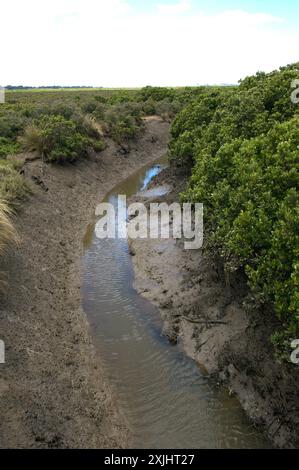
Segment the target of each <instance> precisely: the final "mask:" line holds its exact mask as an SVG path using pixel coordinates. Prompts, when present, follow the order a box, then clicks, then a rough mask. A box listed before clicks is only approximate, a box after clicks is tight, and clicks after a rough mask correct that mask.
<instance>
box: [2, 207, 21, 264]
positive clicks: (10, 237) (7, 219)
mask: <svg viewBox="0 0 299 470" xmlns="http://www.w3.org/2000/svg"><path fill="white" fill-rule="evenodd" d="M11 215H12V211H11V209H10V208H9V207H8V206H7V204H6V203H5V202H3V201H0V256H1V255H3V253H4V252H5V249H6V247H7V246H8V245H9V244H13V243H18V241H19V237H18V235H17V232H16V230H15V227H14V225H13V223H12V221H11Z"/></svg>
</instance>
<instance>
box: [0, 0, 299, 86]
mask: <svg viewBox="0 0 299 470" xmlns="http://www.w3.org/2000/svg"><path fill="white" fill-rule="evenodd" d="M190 6H192V5H191V3H190V2H188V1H187V2H186V1H182V2H180V3H174V4H173V5H167V7H168V8H169V9H167V8H164V7H166V5H162V4H160V6H159V8H158V9H156V10H154V11H153V12H152V13H147V14H145V13H142V12H139V13H138V12H137V11H136V10H134V9H133V8H132V7H131V6H130V4H129V2H126V1H125V0H52V1H51V2H46V1H43V2H41V1H40V0H27V1H24V0H14V2H11V3H8V2H6V3H4V5H3V6H2V8H1V29H0V44H1V61H0V67H1V68H0V84H1V83H3V84H9V83H11V84H19V83H21V84H28V85H29V84H32V85H47V84H81V85H89V84H91V85H95V86H96V85H98V86H111V87H113V86H144V85H148V84H152V85H195V84H204V83H233V82H237V80H238V79H239V78H241V77H243V76H245V75H247V74H252V73H255V72H256V71H257V70H266V71H268V70H269V71H270V70H272V69H274V68H276V67H278V66H280V65H284V64H287V63H290V62H294V61H296V60H298V51H297V44H298V42H299V33H298V32H292V31H291V30H289V29H288V28H287V26H288V25H287V23H284V22H283V21H282V19H281V18H277V17H275V16H271V15H268V14H263V13H256V14H252V13H248V12H245V11H241V10H233V11H223V12H220V13H217V14H213V15H207V14H204V13H202V12H197V11H196V10H194V9H193V8H191V9H188V8H189V7H190ZM162 7H163V8H164V9H163V8H162ZM161 8H162V10H161ZM180 8H182V10H181V11H180V12H179V11H178V10H179V9H180ZM162 11H163V14H162Z"/></svg>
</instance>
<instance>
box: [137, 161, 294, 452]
mask: <svg viewBox="0 0 299 470" xmlns="http://www.w3.org/2000/svg"><path fill="white" fill-rule="evenodd" d="M185 180H186V178H185V177H184V176H183V175H180V176H178V175H175V174H174V172H173V171H172V170H171V169H169V168H168V169H166V170H164V171H163V172H162V173H160V175H158V176H157V177H156V178H155V182H154V184H155V189H156V192H158V193H159V191H158V187H165V186H169V188H170V191H169V192H168V194H167V195H164V196H162V197H158V198H155V201H161V202H162V201H165V202H168V203H171V202H173V201H178V200H179V199H178V194H179V192H180V191H182V190H183V188H184V186H185ZM148 196H149V195H147V194H146V193H144V195H142V193H141V194H139V195H138V196H137V198H135V200H139V201H142V202H145V203H149V202H152V201H153V198H152V197H148ZM130 250H131V254H132V256H133V264H134V269H135V276H136V278H135V283H134V287H135V289H136V290H137V291H138V292H139V293H140V294H142V295H143V296H144V297H146V298H147V299H149V300H150V301H151V302H153V303H154V304H155V305H156V306H158V308H159V309H160V312H161V315H162V318H163V321H164V334H165V335H166V336H167V337H168V338H169V340H170V341H172V342H174V343H178V344H179V346H180V347H181V348H183V350H184V351H185V352H186V354H187V355H188V356H190V357H191V358H193V359H194V360H195V361H196V362H197V363H198V364H199V366H200V367H201V369H202V370H204V371H205V372H206V373H207V374H210V375H211V376H213V377H214V378H215V379H216V381H217V382H218V383H219V385H220V384H224V385H225V386H226V387H227V388H228V389H229V391H230V393H231V394H235V395H236V396H237V397H238V399H239V401H240V403H241V405H242V407H243V408H244V410H245V411H246V413H247V414H248V416H249V417H250V418H251V420H252V421H253V423H254V424H255V425H257V426H258V427H259V428H260V429H261V430H262V431H263V432H264V433H265V435H267V436H268V438H269V439H270V441H271V442H273V443H274V445H275V446H277V447H287V448H294V447H298V446H299V439H298V424H299V410H298V406H299V397H298V383H299V370H298V369H299V368H298V366H295V365H294V366H291V365H290V366H283V365H281V364H280V363H279V362H278V361H277V360H276V359H275V356H274V351H273V348H272V345H271V343H270V340H269V338H270V335H271V333H272V332H273V331H274V330H275V324H274V322H275V320H274V315H273V312H268V311H266V310H264V311H261V310H257V311H253V310H252V308H251V310H250V311H248V309H246V308H245V306H244V299H245V297H246V295H247V294H248V291H247V287H246V282H245V281H244V280H242V279H238V278H236V279H228V278H227V277H226V276H225V275H224V272H223V269H222V268H221V266H219V264H217V263H215V262H213V261H212V260H211V259H209V258H208V257H207V255H206V254H205V252H204V249H203V250H184V248H183V243H182V242H181V241H180V242H178V241H177V242H175V241H174V240H149V239H147V240H144V239H143V240H130Z"/></svg>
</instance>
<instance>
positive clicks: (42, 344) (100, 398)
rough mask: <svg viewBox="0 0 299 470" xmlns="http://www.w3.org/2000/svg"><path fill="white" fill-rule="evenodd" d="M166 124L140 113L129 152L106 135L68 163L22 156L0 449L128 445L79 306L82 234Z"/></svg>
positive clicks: (0, 377)
mask: <svg viewBox="0 0 299 470" xmlns="http://www.w3.org/2000/svg"><path fill="white" fill-rule="evenodd" d="M168 130H169V125H168V124H167V123H164V122H161V120H159V119H151V120H148V121H147V122H146V130H145V133H144V135H142V136H141V137H140V138H139V139H138V140H137V141H136V142H135V143H133V144H132V145H131V149H130V151H128V150H127V149H118V148H116V147H115V145H114V144H113V143H112V142H109V143H108V147H107V149H106V150H105V151H104V152H102V153H101V154H99V155H93V156H90V158H89V159H88V160H87V161H81V162H80V163H78V164H76V165H70V166H66V167H59V166H50V165H43V164H42V162H41V161H40V160H38V159H34V156H32V155H25V156H24V161H25V162H24V174H25V177H26V178H27V179H28V180H29V181H31V183H32V187H33V189H34V193H33V195H32V196H31V197H30V199H29V201H27V202H25V203H24V205H23V207H22V208H21V210H20V212H19V213H18V216H17V217H16V225H17V228H18V232H19V234H20V237H21V240H22V242H21V245H20V247H19V248H17V249H14V250H11V251H10V252H9V253H8V254H7V256H6V257H5V258H3V259H2V260H1V271H2V272H3V273H4V274H2V277H3V276H5V277H6V279H7V285H6V286H5V289H4V292H3V294H1V297H0V302H1V303H0V338H1V339H2V340H4V341H5V345H6V363H5V364H4V365H2V364H1V365H0V447H1V448H6V447H8V448H25V447H26V448H38V447H42V448H49V447H50V448H51V447H52V448H76V447H78V448H83V447H84V448H97V447H101V448H103V447H104V448H108V447H109V448H117V447H125V446H126V444H127V429H126V425H125V423H124V420H123V419H122V417H121V416H120V414H119V413H118V411H117V409H116V406H115V402H114V399H113V396H112V394H111V391H110V388H109V384H107V382H106V380H105V377H104V374H103V371H102V368H101V364H99V361H98V358H96V354H95V352H94V346H93V344H92V341H91V337H90V331H89V325H88V322H87V319H86V316H85V314H84V312H83V311H82V308H81V299H80V264H81V254H82V238H83V235H84V233H85V230H86V225H87V223H88V222H89V221H90V218H91V216H92V214H93V213H94V209H95V207H96V204H97V203H98V202H100V201H101V199H102V198H103V196H104V194H105V193H106V192H107V191H108V190H109V189H110V188H111V187H112V186H114V185H115V184H116V183H117V182H119V181H121V180H122V179H123V178H125V177H126V176H128V175H129V174H130V173H132V172H133V171H134V170H136V169H137V168H138V167H141V166H143V165H144V164H146V163H147V162H149V161H151V160H154V159H156V158H158V157H159V156H160V155H163V153H165V150H166V147H167V141H168V135H169V132H168Z"/></svg>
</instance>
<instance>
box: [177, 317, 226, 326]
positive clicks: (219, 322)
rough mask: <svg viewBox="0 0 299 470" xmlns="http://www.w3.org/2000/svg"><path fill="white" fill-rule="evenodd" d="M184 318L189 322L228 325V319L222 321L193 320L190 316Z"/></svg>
mask: <svg viewBox="0 0 299 470" xmlns="http://www.w3.org/2000/svg"><path fill="white" fill-rule="evenodd" d="M182 318H183V319H184V320H186V321H188V322H189V323H201V324H203V325H205V324H208V325H209V324H211V325H214V324H219V325H227V321H221V320H191V319H190V318H187V317H184V316H183V317H182Z"/></svg>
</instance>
